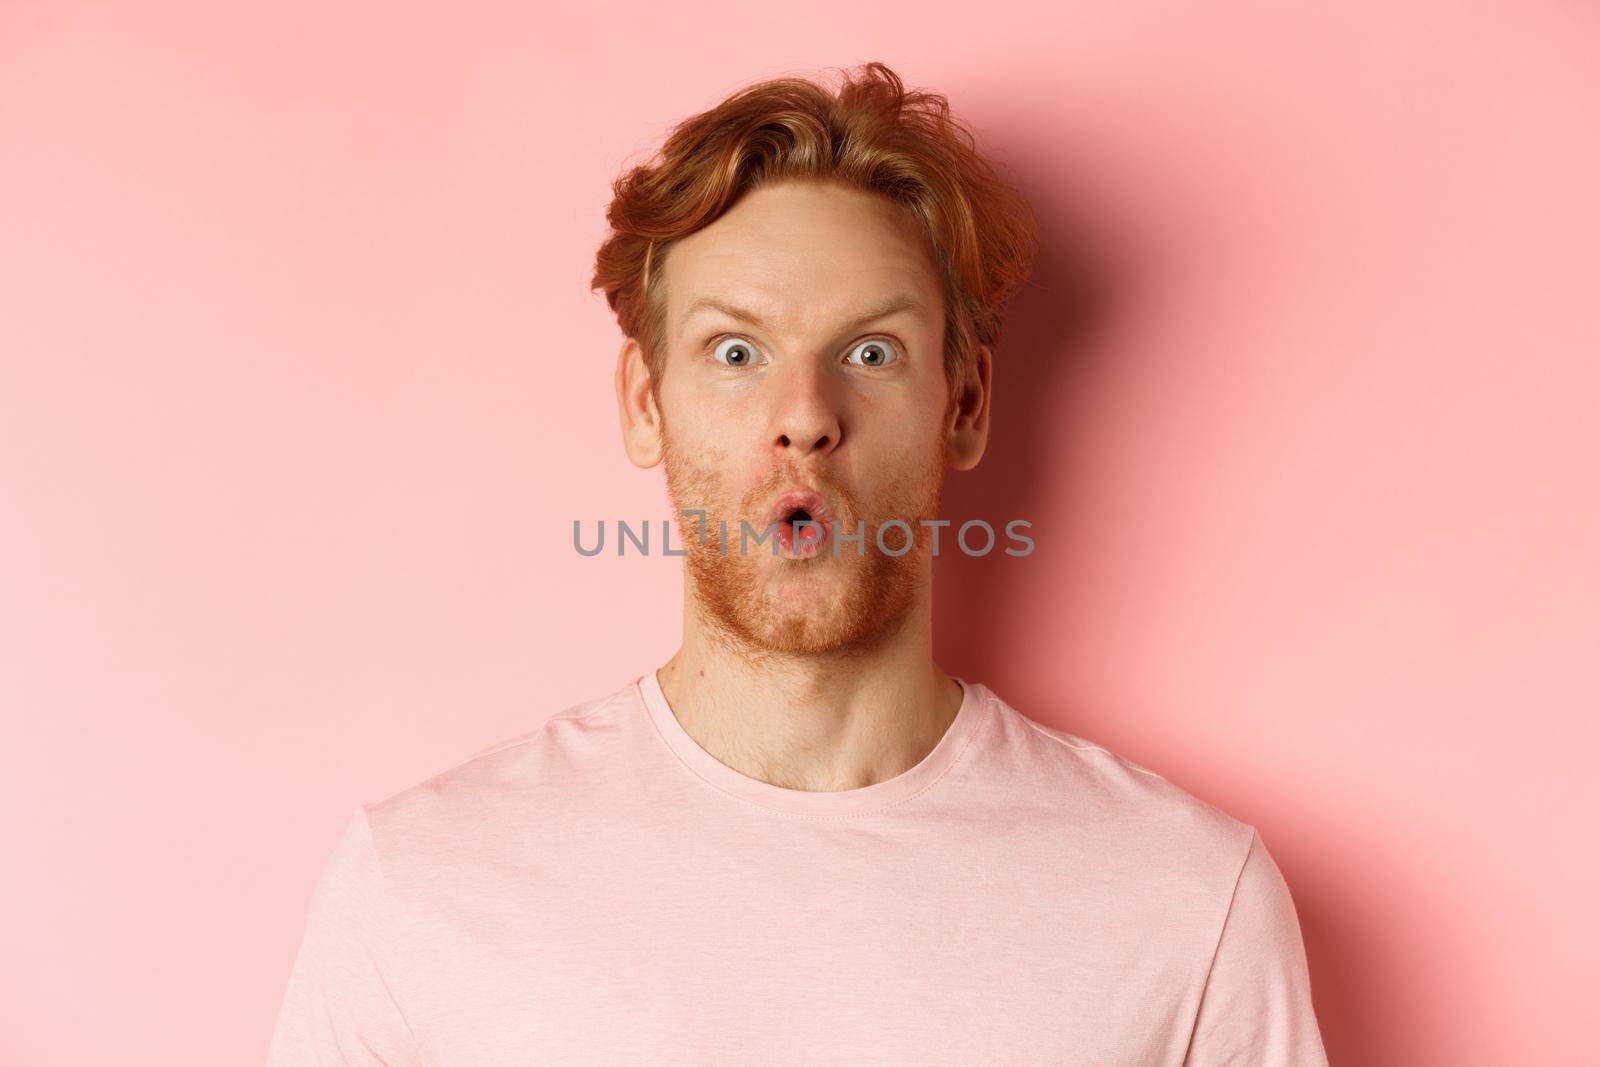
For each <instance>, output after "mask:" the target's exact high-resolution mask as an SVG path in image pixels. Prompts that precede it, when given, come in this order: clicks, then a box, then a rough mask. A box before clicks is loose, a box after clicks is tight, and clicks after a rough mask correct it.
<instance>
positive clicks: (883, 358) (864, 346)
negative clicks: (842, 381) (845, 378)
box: [845, 337, 900, 367]
mask: <svg viewBox="0 0 1600 1067" xmlns="http://www.w3.org/2000/svg"><path fill="white" fill-rule="evenodd" d="M857 353H859V354H860V356H861V358H860V359H859V360H857V359H856V358H855V357H856V355H857ZM898 358H900V354H899V353H898V352H896V351H895V348H894V345H893V344H891V343H890V342H889V341H887V340H885V339H884V338H881V337H875V338H873V339H872V340H870V341H862V342H861V343H860V344H858V345H856V346H855V347H854V348H852V349H851V350H850V355H849V357H848V358H847V359H846V360H845V362H846V363H855V364H856V365H858V366H862V367H882V366H885V365H886V364H889V363H893V362H894V361H895V360H896V359H898Z"/></svg>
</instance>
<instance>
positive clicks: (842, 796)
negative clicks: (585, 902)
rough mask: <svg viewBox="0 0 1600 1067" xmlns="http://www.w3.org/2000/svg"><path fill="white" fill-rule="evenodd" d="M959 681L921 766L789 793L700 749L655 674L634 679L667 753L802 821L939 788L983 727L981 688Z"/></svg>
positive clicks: (722, 785)
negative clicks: (957, 697) (949, 713)
mask: <svg viewBox="0 0 1600 1067" xmlns="http://www.w3.org/2000/svg"><path fill="white" fill-rule="evenodd" d="M955 681H956V682H958V683H960V685H961V705H960V707H959V708H958V709H957V711H956V715H955V718H954V719H952V720H951V722H950V725H949V726H948V727H947V728H946V729H945V732H944V735H943V736H942V737H940V738H939V742H938V744H936V745H934V746H933V748H932V749H930V750H929V752H928V754H927V755H926V756H924V757H923V758H922V761H921V762H920V763H918V764H916V765H915V766H914V767H911V768H909V769H908V770H906V771H903V772H902V773H900V774H898V775H896V776H894V777H893V778H887V779H884V780H883V781H881V782H874V783H872V784H871V785H865V786H860V787H858V788H855V789H839V790H808V789H789V788H787V787H785V786H780V785H774V784H772V783H771V782H764V781H762V780H761V779H759V778H752V777H751V776H749V775H747V774H744V773H743V772H741V771H737V770H735V769H734V768H732V767H730V766H728V765H727V764H726V763H723V762H722V761H721V760H719V759H717V758H716V757H715V756H713V755H712V754H711V753H709V752H707V751H706V750H705V749H704V748H702V747H700V743H699V742H698V741H696V740H695V739H694V738H693V737H691V736H690V735H689V733H688V731H686V730H685V729H684V728H683V724H682V723H680V722H679V721H678V717H677V716H676V715H675V714H673V712H672V708H671V706H670V705H669V704H668V703H667V697H666V694H665V693H664V692H663V691H662V689H661V681H660V679H659V678H658V677H657V676H656V672H655V671H653V670H651V671H646V672H645V673H644V674H643V675H641V676H640V677H639V678H637V679H635V681H634V688H635V690H636V691H637V693H638V695H639V699H640V701H641V702H642V704H643V705H644V708H645V711H646V712H647V713H648V715H649V718H650V721H651V722H652V723H653V724H654V726H655V729H656V732H657V733H658V734H660V736H661V739H662V740H663V741H665V742H666V744H667V747H668V748H670V749H671V750H672V752H673V753H674V754H675V755H676V756H677V757H678V759H679V760H680V761H681V762H682V763H683V764H684V765H685V766H686V767H687V768H688V769H689V770H690V771H692V772H693V773H694V774H696V775H697V776H699V777H700V778H701V779H702V780H704V781H705V782H707V783H709V784H710V785H712V786H713V787H715V788H716V789H718V790H720V791H722V792H724V793H727V794H730V795H731V796H734V797H736V798H738V799H741V800H746V801H749V802H751V803H753V804H756V805H758V806H760V807H764V808H768V809H770V810H773V811H781V812H787V813H791V814H798V815H856V814H862V813H865V812H868V811H876V810H878V809H880V808H884V807H887V806H888V805H891V804H896V803H899V802H901V801H904V800H906V799H908V798H910V797H912V796H914V795H915V794H917V793H919V792H921V791H922V790H924V789H926V788H928V787H929V786H931V785H933V784H934V783H935V782H937V781H938V780H939V779H940V778H941V777H943V776H944V774H945V772H946V771H948V770H950V768H951V767H953V766H954V765H955V763H956V761H957V760H958V759H960V758H961V753H962V751H963V750H964V749H965V748H966V747H967V745H968V743H969V742H970V741H971V740H972V737H973V735H974V734H975V733H976V732H977V726H978V721H979V719H980V718H981V717H982V715H983V712H984V710H985V709H986V708H987V706H988V701H987V700H986V699H984V693H983V687H982V685H980V684H979V683H977V682H968V681H966V680H965V679H963V678H956V679H955Z"/></svg>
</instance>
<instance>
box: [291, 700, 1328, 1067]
mask: <svg viewBox="0 0 1600 1067" xmlns="http://www.w3.org/2000/svg"><path fill="white" fill-rule="evenodd" d="M962 685H963V688H964V689H965V696H964V698H963V700H962V703H961V708H960V711H959V712H958V713H957V715H956V717H955V720H954V721H953V723H952V724H951V726H950V728H949V730H948V731H947V732H946V733H945V735H944V737H943V738H942V739H941V740H940V741H939V743H938V745H937V746H935V747H934V749H933V750H932V751H931V752H929V753H928V755H927V756H926V757H925V758H924V759H923V760H922V762H920V763H918V764H917V765H916V766H915V767H912V768H911V769H910V770H908V771H906V772H905V773H903V774H901V775H899V776H898V777H895V778H891V779H888V780H886V781H882V782H878V783H875V784H873V785H869V786H865V787H862V788H859V789H848V790H843V791H839V792H808V791H804V790H794V789H786V788H783V787H780V786H775V785H772V784H770V783H767V782H763V781H761V780H759V779H756V778H752V777H749V776H746V775H744V774H741V773H740V772H738V771H736V770H734V769H733V768H731V767H729V766H727V765H726V764H723V763H721V762H719V761H718V760H717V759H715V758H714V757H713V756H712V755H711V754H710V753H708V752H706V751H705V750H704V749H703V748H701V747H700V746H699V745H698V744H696V743H695V741H694V739H693V738H691V737H690V736H689V735H688V734H687V733H686V732H685V731H684V730H683V728H682V726H681V725H680V724H679V723H678V721H677V719H676V718H675V717H674V715H673V713H672V710H671V708H670V707H669V706H668V705H667V702H666V699H665V697H664V696H663V695H662V691H661V687H660V684H659V683H658V681H657V679H656V675H655V672H654V671H651V672H649V673H646V674H645V675H644V676H642V677H641V678H638V679H636V680H635V681H632V682H630V683H628V684H627V685H626V686H624V687H622V688H621V689H619V690H618V691H617V692H615V693H613V694H611V695H610V696H607V697H603V698H600V699H596V700H591V701H588V702H586V703H583V704H579V705H576V706H574V707H571V708H568V709H567V710H565V711H563V712H560V713H559V714H556V715H555V716H553V717H552V718H550V719H549V720H547V721H546V722H545V723H544V724H543V725H541V726H540V727H539V728H538V729H536V730H534V731H533V732H532V733H529V734H527V735H524V736H522V737H518V738H514V739H511V740H509V741H506V742H504V743H502V744H499V745H497V746H495V747H493V748H490V749H488V750H486V751H484V752H482V753H480V754H479V755H477V756H474V757H472V758H471V759H468V760H466V761H465V762H462V763H460V764H458V765H456V766H455V767H452V768H451V769H449V770H446V771H444V772H443V773H441V774H439V775H436V776H435V777H433V778H430V779H428V780H427V781H425V782H422V783H420V784H418V785H415V786H412V787H410V788H408V789H405V790H403V791H401V792H399V793H397V794H395V795H394V796H391V797H389V798H388V799H385V800H382V801H378V802H375V803H370V804H365V805H362V806H361V807H360V808H358V809H357V810H356V812H355V813H354V816H353V818H352V819H351V821H350V823H349V825H348V827H347V828H346V830H345V831H344V835H343V837H342V838H341V839H340V841H339V843H338V845H337V847H336V848H335V849H334V852H333V854H332V857H331V858H330V860H329V861H328V864H327V866H326V868H325V869H324V871H323V873H322V876H321V878H320V880H319V881H318V883H317V886H316V891H315V893H314V895H313V898H312V903H311V908H310V915H309V919H308V921H307V925H306V930H305V934H304V938H303V940H302V942H301V945H300V950H299V955H298V958H297V959H296V961H295V965H294V970H293V973H292V975H291V977H290V979H289V983H288V989H287V992H286V994H285V996H284V1000H283V1004H282V1009H281V1013H280V1015H279V1017H278V1023H277V1029H276V1031H275V1033H274V1035H273V1040H272V1046H271V1050H270V1053H269V1055H268V1062H269V1065H272V1067H287V1065H291V1064H322V1065H329V1064H344V1065H348V1064H386V1065H389V1067H403V1065H411V1064H431V1065H440V1067H445V1065H448V1067H488V1065H496V1067H507V1065H512V1064H515V1065H517V1067H528V1065H530V1064H557V1063H559V1064H622V1063H627V1064H632V1063H648V1064H672V1063H695V1064H701V1063H719V1064H720V1063H762V1064H776V1063H782V1064H812V1063H815V1064H824V1063H826V1064H846V1063H847V1064H1005V1065H1012V1064H1037V1063H1051V1064H1093V1065H1122V1064H1127V1065H1138V1067H1151V1065H1172V1067H1178V1065H1185V1064H1186V1065H1193V1067H1209V1065H1219V1064H1230V1065H1235V1067H1242V1065H1246V1064H1293V1065H1322V1064H1326V1063H1327V1059H1326V1057H1325V1055H1324V1053H1323V1048H1322V1041H1321V1037H1320V1035H1319V1033H1318V1027H1317V1020H1316V1016H1315V1014H1314V1013H1313V1011H1312V1006H1311V989H1310V979H1309V978H1308V976H1307V971H1306V958H1305V950H1304V948H1303V946H1302V942H1301V937H1300V927H1299V922H1298V919H1297V917H1296V914H1295V909H1294V904H1293V903H1292V901H1291V900H1290V896H1289V890H1288V887H1287V886H1286V885H1285V883H1284V880H1283V876H1282V874H1281V873H1280V872H1279V870H1278V867H1277V865H1276V864H1275V863H1274V862H1273V860H1272V858H1271V857H1270V856H1269V854H1268V853H1267V850H1266V847H1265V846H1264V845H1263V844H1262V841H1261V838H1260V837H1259V835H1257V834H1256V832H1255V830H1254V829H1253V828H1252V827H1250V826H1248V825H1246V824H1244V823H1242V822H1239V821H1237V820H1235V819H1233V818H1231V817H1230V816H1228V815H1226V814H1224V813H1223V812H1221V811H1219V810H1218V809H1216V808H1214V807H1212V806H1210V805H1209V804H1206V803H1203V802H1202V801H1199V800H1197V799H1195V798H1194V797H1192V796H1190V795H1189V794H1188V793H1185V792H1184V791H1183V790H1181V789H1179V788H1178V787H1177V786H1174V785H1172V784H1171V783H1170V782H1168V781H1167V780H1166V779H1164V778H1162V777H1160V776H1159V775H1156V774H1154V773H1152V772H1150V771H1148V770H1145V769H1144V768H1142V767H1139V766H1137V765H1136V764H1133V763H1131V762H1129V761H1128V760H1126V759H1123V758H1121V757H1119V756H1117V755H1114V754H1113V753H1111V752H1108V751H1107V750H1105V749H1103V748H1099V747H1097V746H1095V745H1092V744H1090V743H1088V742H1086V741H1084V740H1082V739H1080V738H1078V737H1074V736H1072V735H1071V734H1067V733H1064V732H1062V731H1060V730H1055V729H1051V728H1048V727H1045V726H1043V725H1041V724H1039V723H1037V722H1034V721H1032V720H1031V719H1028V718H1026V717H1024V716H1023V715H1022V714H1021V713H1019V712H1017V711H1016V710H1015V709H1013V708H1012V707H1011V706H1010V705H1008V704H1007V703H1006V702H1004V701H1003V700H1001V699H1000V698H999V697H998V696H997V695H996V694H995V693H994V692H993V691H992V690H990V689H989V688H988V687H986V686H984V685H982V684H979V683H975V682H966V681H963V682H962Z"/></svg>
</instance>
